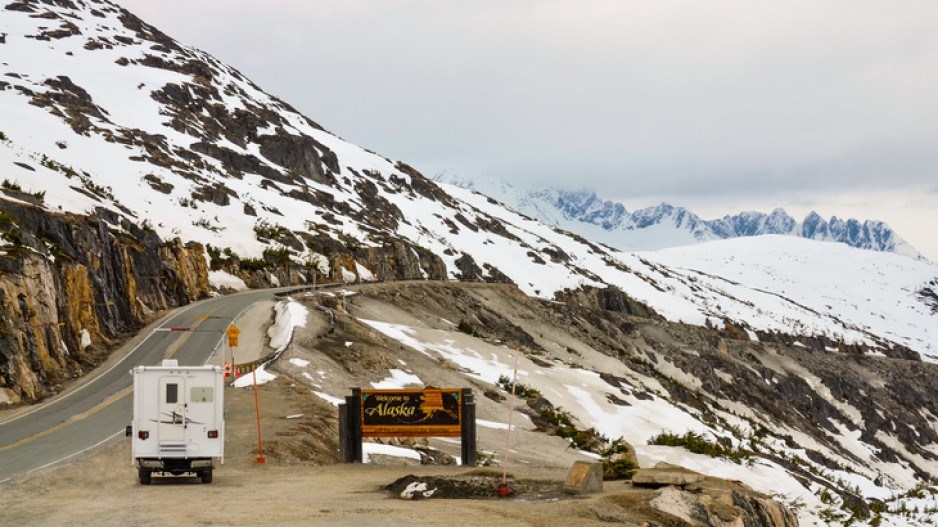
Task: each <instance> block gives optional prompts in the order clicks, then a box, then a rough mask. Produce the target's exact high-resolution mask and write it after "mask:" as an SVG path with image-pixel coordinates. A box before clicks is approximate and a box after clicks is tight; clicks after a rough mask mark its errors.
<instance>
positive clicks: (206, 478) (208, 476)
mask: <svg viewBox="0 0 938 527" xmlns="http://www.w3.org/2000/svg"><path fill="white" fill-rule="evenodd" d="M199 476H201V477H202V483H211V482H212V469H208V470H203V471H202V473H201V474H199Z"/></svg>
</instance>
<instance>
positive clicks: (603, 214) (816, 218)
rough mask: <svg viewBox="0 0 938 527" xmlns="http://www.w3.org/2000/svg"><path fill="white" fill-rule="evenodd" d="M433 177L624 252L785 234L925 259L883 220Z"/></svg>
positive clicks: (488, 180) (454, 177)
mask: <svg viewBox="0 0 938 527" xmlns="http://www.w3.org/2000/svg"><path fill="white" fill-rule="evenodd" d="M434 179H435V180H436V181H439V182H446V183H451V184H454V185H456V186H460V187H463V188H468V189H472V190H477V191H479V192H482V193H483V194H488V195H490V196H492V197H494V198H496V199H498V200H499V201H501V202H502V203H504V204H505V205H506V206H508V207H510V208H512V209H514V210H517V211H518V212H521V213H523V214H526V215H528V216H531V217H533V218H536V219H539V220H541V221H543V222H545V223H548V224H550V225H553V226H556V227H560V228H563V229H566V230H569V231H571V232H575V233H578V234H581V235H583V236H586V237H588V238H590V239H595V240H600V241H602V242H603V243H606V244H608V245H611V246H612V247H615V248H617V249H621V250H624V251H647V250H656V249H663V248H667V247H677V246H681V245H690V244H694V243H701V242H707V241H712V240H725V239H729V238H741V237H746V236H761V235H765V234H782V235H786V236H797V237H800V238H808V239H811V240H819V241H834V242H840V243H845V244H847V245H849V246H851V247H856V248H859V249H867V250H871V251H881V252H893V253H896V254H902V255H905V256H909V257H912V258H917V259H922V258H923V256H922V255H921V254H920V253H919V252H918V251H917V250H916V249H915V248H914V247H912V246H911V245H910V244H909V243H908V242H906V241H905V240H903V239H902V238H901V237H900V236H899V235H898V234H897V233H896V232H895V231H893V230H892V229H891V228H890V227H889V225H887V224H885V223H883V222H881V221H874V220H867V221H864V222H862V223H861V222H860V221H859V220H855V219H847V220H844V219H840V218H838V217H836V216H832V217H831V218H830V220H825V219H823V218H822V217H821V216H820V215H819V214H817V213H816V212H811V213H810V214H808V216H807V217H805V218H804V219H803V220H802V221H800V222H799V221H797V220H796V219H795V218H793V217H791V216H790V215H789V214H788V213H787V212H785V210H784V209H781V208H777V209H775V210H773V211H772V212H771V213H769V214H765V213H763V212H751V211H749V212H741V213H739V214H734V215H732V216H729V215H727V216H724V217H722V218H719V219H715V220H704V219H701V218H700V216H698V215H696V214H694V213H693V212H691V211H689V210H687V209H686V208H684V207H675V206H673V205H670V204H668V203H661V204H660V205H658V206H655V207H648V208H644V209H638V210H635V211H632V212H629V211H628V210H626V208H625V206H624V205H623V204H622V203H619V202H616V201H612V200H605V199H602V198H601V197H599V196H598V195H597V194H596V193H595V192H592V191H586V190H579V191H569V190H560V189H556V188H551V187H533V188H528V187H524V186H519V185H515V184H512V183H509V182H506V181H502V180H497V179H494V178H481V179H471V178H465V177H458V176H453V175H449V174H439V175H437V176H435V177H434Z"/></svg>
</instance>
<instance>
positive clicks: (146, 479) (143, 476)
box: [137, 468, 153, 485]
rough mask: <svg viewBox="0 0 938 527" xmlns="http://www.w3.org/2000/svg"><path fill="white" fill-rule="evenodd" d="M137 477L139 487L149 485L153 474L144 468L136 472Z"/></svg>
mask: <svg viewBox="0 0 938 527" xmlns="http://www.w3.org/2000/svg"><path fill="white" fill-rule="evenodd" d="M137 475H138V476H139V477H140V484H141V485H149V484H150V481H152V479H153V474H152V473H151V472H150V471H149V470H147V469H145V468H141V469H139V470H137Z"/></svg>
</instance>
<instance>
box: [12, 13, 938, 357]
mask: <svg viewBox="0 0 938 527" xmlns="http://www.w3.org/2000/svg"><path fill="white" fill-rule="evenodd" d="M0 21H2V25H0V32H2V35H3V38H2V41H0V42H2V43H0V57H2V60H0V79H3V80H0V108H2V109H3V121H2V123H0V133H2V134H3V135H2V136H0V166H3V170H4V172H3V178H4V180H5V181H6V183H4V188H3V191H4V194H5V198H6V199H8V200H15V201H20V202H24V203H28V202H32V203H39V204H41V206H42V207H44V208H46V209H47V210H50V211H70V212H79V213H97V214H99V215H100V214H102V211H106V212H107V213H106V214H105V216H107V217H108V218H109V220H108V221H109V222H110V223H111V224H112V225H113V228H114V229H117V230H121V229H123V227H122V222H131V223H134V224H141V225H145V226H146V227H148V228H151V229H153V230H154V231H155V232H156V233H157V234H158V235H159V236H160V237H162V238H163V239H172V238H175V237H178V238H181V239H182V240H184V241H197V242H201V243H203V244H210V245H212V246H213V247H216V248H219V249H225V250H226V251H227V252H228V253H230V254H234V255H238V256H240V257H242V258H245V257H251V258H256V257H261V256H262V255H263V254H264V253H265V250H266V251H271V250H276V251H278V254H286V255H287V256H288V257H290V258H293V259H294V261H298V262H310V261H314V260H315V261H318V262H319V265H326V261H327V260H328V259H327V258H326V255H327V253H330V252H335V251H336V250H338V249H343V250H346V251H348V252H350V253H353V254H361V255H364V254H366V252H367V251H368V250H373V251H378V250H381V249H382V248H387V247H389V246H394V244H395V243H404V244H405V246H406V247H410V249H407V250H404V249H400V248H399V247H398V248H397V249H395V251H396V252H394V253H393V256H388V257H387V259H388V261H389V262H390V263H388V265H387V266H382V268H380V269H367V268H365V266H364V265H362V262H363V261H364V260H359V262H357V263H354V262H353V263H348V262H347V263H345V264H344V267H346V269H344V270H343V273H344V274H345V276H347V277H350V278H349V279H355V278H356V277H357V278H367V277H371V276H373V275H374V276H377V277H378V278H394V277H395V275H394V269H395V266H397V267H400V266H401V265H404V263H406V262H404V261H405V260H407V259H408V258H411V257H408V256H407V254H408V253H407V251H410V252H411V253H412V254H413V255H414V256H413V257H412V259H413V260H414V261H416V262H418V263H419V266H420V268H421V269H422V271H420V272H422V273H423V275H424V276H440V277H444V276H445V277H451V278H478V277H481V278H484V279H488V280H511V281H513V282H515V283H517V284H518V286H519V287H520V288H521V289H522V290H524V291H525V292H527V293H529V294H533V295H537V296H542V297H548V298H552V297H553V295H554V293H555V292H557V291H560V290H562V289H565V288H577V287H581V286H595V287H607V286H615V287H618V288H621V289H622V290H624V291H625V292H627V293H628V294H629V295H630V296H632V297H634V298H636V299H637V300H640V301H642V302H645V303H647V304H648V305H649V306H651V307H652V308H654V309H655V310H657V311H659V312H660V313H662V314H664V315H665V316H668V317H670V318H674V319H680V320H683V321H685V322H690V323H694V324H705V323H711V324H716V325H720V324H722V322H721V321H722V320H723V319H728V320H733V321H735V322H737V323H740V324H746V325H749V326H751V327H752V329H754V330H766V331H787V332H792V333H796V334H804V335H809V336H810V335H814V334H823V335H827V336H829V337H830V338H833V339H835V340H841V341H844V342H847V343H860V342H862V343H866V344H868V345H870V346H874V347H879V348H888V347H890V346H895V345H898V346H908V347H909V348H911V349H913V350H914V351H916V352H919V353H922V354H924V355H925V356H926V357H938V344H936V342H938V336H936V334H938V330H935V329H934V327H935V324H934V323H933V321H934V318H933V314H932V313H931V311H930V310H928V309H925V307H924V304H922V302H921V301H920V299H919V297H918V296H916V294H917V292H918V291H919V290H921V289H923V288H925V287H926V285H927V283H928V282H929V281H930V280H932V279H934V278H935V277H936V276H938V268H936V267H935V266H934V265H931V264H930V263H928V262H922V261H915V260H912V259H908V258H902V259H896V258H894V257H893V256H892V255H890V254H883V253H873V252H870V251H862V252H861V251H854V252H853V253H850V256H849V257H847V256H846V255H845V254H844V251H850V250H851V249H850V248H848V247H846V246H840V245H832V244H827V243H811V242H804V241H801V243H799V240H787V239H786V240H778V241H775V242H772V243H777V244H779V246H780V247H784V248H785V249H786V252H784V253H780V254H778V255H777V258H775V259H773V260H771V261H764V260H763V259H762V258H761V255H762V254H763V253H764V250H765V249H767V248H768V246H766V245H764V244H763V242H761V241H759V240H754V239H746V240H737V241H735V242H733V243H724V244H721V245H717V246H714V247H715V248H718V249H715V248H711V247H709V246H708V248H707V249H701V251H702V252H701V253H697V252H694V251H689V250H688V251H684V252H683V254H684V255H685V256H684V257H685V258H686V259H684V260H682V261H676V260H673V259H671V258H670V257H669V259H668V260H667V263H666V264H665V262H664V261H660V259H661V258H664V257H665V256H664V255H660V256H659V255H655V254H641V255H635V254H628V253H622V252H619V251H616V250H613V249H610V248H607V247H603V246H601V245H597V244H595V243H592V242H591V241H589V240H590V239H591V236H586V237H585V238H584V237H580V236H577V235H571V234H570V233H567V232H564V231H563V230H557V229H555V228H553V227H551V226H550V225H548V224H550V223H554V224H556V225H559V226H560V227H561V228H566V229H569V227H570V224H571V222H573V221H576V222H577V223H584V222H582V221H580V220H581V219H584V220H587V221H588V224H589V225H592V226H593V227H595V228H596V233H597V234H598V233H607V234H608V233H612V232H615V231H617V230H622V229H624V228H628V229H631V230H632V232H636V233H642V234H643V235H646V236H648V238H649V241H650V239H651V238H655V239H659V238H660V239H670V242H673V243H668V244H667V245H678V243H677V241H680V240H682V239H683V240H688V239H693V240H695V241H700V240H707V239H714V238H721V237H725V236H729V235H730V234H736V235H753V234H755V233H774V232H779V233H783V234H787V233H790V232H792V231H793V230H799V229H800V230H801V231H803V232H804V233H805V234H806V235H807V236H806V237H809V238H812V239H814V240H826V239H829V238H831V237H833V236H838V237H839V236H843V237H845V239H855V240H861V239H864V237H865V236H867V235H868V234H869V236H872V237H873V238H875V239H877V240H879V241H880V242H882V243H887V241H889V240H891V243H893V244H898V245H895V246H896V247H899V246H902V247H905V246H904V245H902V244H901V240H899V239H898V237H895V236H894V235H892V234H891V233H890V232H889V231H888V230H885V231H883V232H881V231H878V230H875V229H873V230H869V229H867V230H864V229H862V228H858V224H857V223H855V222H842V221H839V220H838V221H832V222H829V223H828V222H823V221H822V220H820V218H817V217H816V216H811V217H809V218H808V219H807V220H806V221H805V222H803V223H800V224H799V223H797V222H795V221H794V220H792V219H791V218H790V217H788V216H787V215H785V214H784V213H782V212H781V211H776V212H775V213H773V214H772V215H770V216H766V215H759V214H744V215H740V216H736V217H732V218H724V219H723V220H717V221H715V222H709V223H708V222H703V221H701V220H700V219H699V218H698V217H697V216H695V215H694V214H692V213H690V212H688V211H686V210H684V209H680V208H675V207H670V206H666V205H663V206H660V207H657V208H655V209H648V210H643V211H636V212H632V213H628V212H627V211H626V210H625V209H624V208H623V207H622V206H621V205H618V204H615V203H610V202H608V201H603V200H600V199H598V198H596V196H595V195H591V194H582V193H563V192H559V191H553V190H549V191H542V192H541V193H540V194H537V193H531V194H525V197H523V198H519V199H520V200H521V205H522V206H520V207H518V208H519V209H521V210H522V211H527V212H529V213H530V212H541V213H542V214H541V213H539V214H531V215H532V216H535V215H536V216H538V217H540V218H542V219H543V220H544V221H538V220H536V219H532V218H529V217H525V216H523V215H520V214H518V213H515V212H513V211H511V210H510V209H508V208H506V207H504V206H502V205H501V204H500V203H498V202H497V201H496V200H493V199H491V198H489V197H486V196H483V195H481V194H478V193H476V192H474V191H471V190H467V189H464V188H459V187H457V186H454V185H448V184H442V183H441V184H437V183H434V182H433V181H430V180H428V179H426V178H425V177H423V176H422V175H421V174H420V173H419V172H418V171H417V170H415V169H414V168H412V167H410V166H409V165H407V164H405V163H403V162H394V161H391V160H390V159H387V158H385V157H382V156H380V155H378V154H375V153H373V152H371V151H368V150H366V149H363V148H361V147H359V146H356V145H354V144H352V143H349V142H347V141H345V140H343V139H341V138H339V137H336V136H335V135H333V134H331V133H329V132H328V131H326V130H325V129H323V128H322V127H321V126H319V125H318V124H317V123H315V122H313V121H312V120H310V119H309V118H307V117H305V116H303V115H301V114H299V113H297V112H296V111H295V110H294V109H293V108H292V107H290V106H289V105H288V104H286V103H284V102H283V101H280V100H279V99H277V98H276V97H273V96H271V95H268V94H267V93H265V92H263V91H262V90H261V89H260V88H259V87H257V86H256V85H255V84H254V83H252V82H251V81H249V80H248V79H246V78H244V77H243V76H242V75H241V74H240V73H239V72H238V71H237V70H235V69H234V68H232V67H230V66H228V65H226V64H223V63H221V62H220V61H218V60H217V59H215V58H214V57H212V56H210V55H208V54H206V53H204V52H202V51H199V50H197V49H193V48H190V47H187V46H185V45H183V44H180V43H178V42H176V41H175V40H173V39H171V38H170V37H168V36H166V35H165V34H163V33H161V32H160V31H159V30H157V29H156V28H153V27H152V26H149V25H147V24H145V23H144V22H142V21H141V20H139V19H138V18H136V17H135V16H134V15H132V14H131V13H129V12H127V11H125V10H123V9H121V8H120V7H118V6H116V5H114V4H110V3H108V2H105V1H90V0H89V1H80V0H75V1H74V2H72V1H64V2H49V3H43V2H13V3H8V4H7V5H6V8H5V10H4V11H3V17H2V19H0ZM524 200H527V201H524ZM548 205H550V207H553V211H551V209H550V207H548ZM551 214H553V215H551ZM574 217H575V218H578V219H576V220H570V219H568V218H574ZM561 218H564V219H567V221H566V223H564V222H563V221H560V219H561ZM664 218H667V221H665V220H664ZM866 225H867V226H869V225H870V223H867V224H866ZM870 228H871V227H870ZM884 229H885V227H884ZM570 230H573V229H570ZM649 233H651V234H653V236H650V235H649ZM874 233H879V235H874ZM590 234H592V233H590ZM877 236H879V237H877ZM7 239H8V240H9V239H10V238H9V236H8V237H7ZM597 239H599V240H600V241H607V239H604V238H603V237H601V236H597ZM640 245H641V244H640ZM395 247H397V246H395ZM881 247H885V245H882V246H881ZM711 250H718V251H720V253H721V254H725V255H727V257H728V258H730V257H733V258H738V259H742V260H743V261H745V259H753V263H755V264H758V265H759V266H760V267H761V268H764V269H765V271H766V275H765V276H769V275H771V276H775V277H777V278H778V281H777V283H778V284H782V283H785V284H788V285H785V286H784V287H782V286H779V287H778V288H777V289H774V290H773V289H772V288H773V287H774V286H773V285H772V284H764V283H761V282H760V283H759V284H755V283H753V284H749V283H748V282H747V281H746V280H743V279H742V278H740V277H738V276H732V275H730V274H728V270H722V271H720V272H718V273H715V276H719V277H721V279H722V280H725V283H724V284H723V285H711V284H704V283H703V282H704V281H702V280H701V279H700V278H699V277H696V276H694V274H693V273H692V272H690V271H687V272H685V271H681V270H680V269H681V268H683V269H697V268H698V267H699V265H700V264H698V262H697V260H698V257H697V256H696V255H697V254H704V253H705V252H706V251H711ZM402 251H403V252H402ZM664 254H670V253H664ZM833 254H837V255H838V257H836V258H831V255H833ZM709 259H710V257H709V256H707V257H706V260H709ZM372 260H373V259H372ZM390 260H393V261H390ZM402 262H404V263H402ZM803 262H807V263H805V264H804V265H801V263H803ZM812 262H814V263H813V264H812ZM333 263H335V262H333ZM795 264H797V265H795ZM372 265H376V264H372ZM870 266H872V267H875V268H876V269H883V271H882V273H883V274H882V276H881V279H877V281H876V287H877V288H882V289H883V293H882V294H884V295H887V296H888V300H889V303H888V304H885V303H883V302H878V301H874V300H873V298H874V297H875V296H878V295H879V293H877V294H876V295H872V294H866V292H867V290H868V289H869V287H870V286H869V285H865V286H863V285H861V284H863V280H866V281H867V283H869V282H870V280H869V279H870V278H872V277H865V275H864V273H865V270H866V269H868V268H869V267H870ZM795 267H797V271H794V270H793V269H795ZM832 270H836V272H833V271H832ZM877 272H879V271H877ZM805 275H808V276H820V275H824V276H827V277H828V278H829V279H830V281H829V282H827V283H826V285H824V284H819V285H818V287H826V288H827V289H829V290H830V294H829V295H825V297H824V298H814V297H811V298H808V297H804V298H803V297H802V295H801V292H802V289H803V288H802V287H801V286H800V285H799V280H800V277H803V276H805ZM838 277H840V278H838ZM848 277H849V279H848ZM725 284H736V285H732V288H733V289H736V288H746V289H750V290H752V292H751V294H752V295H755V296H756V297H758V299H765V300H766V302H767V303H761V300H760V301H759V302H756V301H755V300H757V299H752V300H753V301H740V300H739V299H740V298H743V297H745V296H746V295H743V294H741V293H740V292H738V291H734V292H732V293H728V292H727V290H726V289H727V287H729V286H726V285H725ZM810 290H811V291H810V292H815V291H817V290H818V289H817V287H811V288H810ZM859 291H863V292H859ZM804 292H806V293H807V292H809V291H804ZM885 298H886V297H884V299H885ZM842 304H843V305H849V306H852V307H851V309H837V306H840V305H842ZM885 305H889V306H897V305H898V306H902V309H901V310H897V313H898V314H897V315H892V314H890V315H889V316H885V315H883V316H879V315H882V314H883V309H884V306H885ZM770 306H777V308H774V307H770ZM831 306H834V307H831ZM832 311H833V313H832ZM897 324H899V325H901V326H902V327H908V328H910V329H909V331H905V330H901V329H897V326H896V325H897Z"/></svg>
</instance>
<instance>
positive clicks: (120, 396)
mask: <svg viewBox="0 0 938 527" xmlns="http://www.w3.org/2000/svg"><path fill="white" fill-rule="evenodd" d="M219 309H221V306H219V307H216V308H215V309H213V310H211V311H209V312H208V313H209V315H211V314H212V313H214V312H216V311H218V310H219ZM205 320H206V319H202V320H199V321H198V322H196V323H195V324H193V325H192V326H191V327H190V328H189V329H190V330H192V329H195V328H197V327H199V325H201V324H202V322H205ZM190 336H191V333H189V332H186V334H185V335H183V336H182V337H180V338H179V339H178V340H177V341H176V342H174V343H173V345H172V346H170V348H169V352H168V353H167V354H166V358H167V359H171V358H172V357H173V355H175V354H176V352H177V351H179V348H181V347H182V345H183V344H184V343H185V342H186V341H187V340H189V337H190ZM133 390H134V387H133V386H128V387H126V388H124V389H123V390H121V391H119V392H117V393H115V394H114V395H112V396H110V397H108V398H107V399H105V400H104V401H103V402H101V403H100V404H98V405H97V406H95V407H93V408H90V409H88V410H85V411H84V412H81V413H79V414H75V415H73V416H71V417H69V418H68V419H67V420H65V421H63V422H61V423H59V424H57V425H55V426H53V427H51V428H47V429H46V430H43V431H42V432H37V433H35V434H33V435H31V436H29V437H24V438H23V439H20V440H19V441H17V442H15V443H10V444H9V445H4V446H2V447H0V452H5V451H7V450H10V449H12V448H16V447H19V446H23V445H25V444H27V443H30V442H32V441H35V440H37V439H39V438H42V437H45V436H47V435H49V434H54V433H55V432H58V431H59V430H61V429H63V428H65V427H67V426H71V425H73V424H75V423H77V422H79V421H81V420H83V419H87V418H88V417H91V416H92V415H94V414H96V413H98V412H100V411H101V410H104V409H105V408H107V407H108V406H111V405H112V404H114V403H116V402H117V401H119V400H121V399H123V398H124V397H127V396H128V395H130V393H131V392H133Z"/></svg>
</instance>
